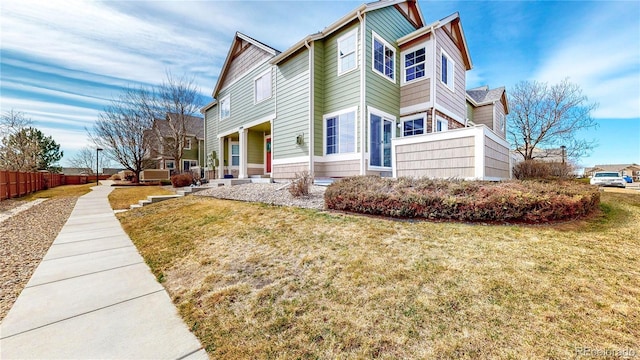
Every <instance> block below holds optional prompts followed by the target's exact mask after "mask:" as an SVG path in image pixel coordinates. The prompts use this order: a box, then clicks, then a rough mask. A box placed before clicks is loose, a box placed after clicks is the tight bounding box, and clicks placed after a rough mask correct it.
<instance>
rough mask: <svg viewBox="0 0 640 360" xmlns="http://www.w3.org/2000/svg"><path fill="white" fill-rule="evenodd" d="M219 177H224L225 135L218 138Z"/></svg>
mask: <svg viewBox="0 0 640 360" xmlns="http://www.w3.org/2000/svg"><path fill="white" fill-rule="evenodd" d="M218 179H224V137H221V138H218Z"/></svg>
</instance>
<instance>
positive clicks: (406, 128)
mask: <svg viewBox="0 0 640 360" xmlns="http://www.w3.org/2000/svg"><path fill="white" fill-rule="evenodd" d="M421 134H424V118H418V119H411V120H405V121H403V123H402V136H412V135H421Z"/></svg>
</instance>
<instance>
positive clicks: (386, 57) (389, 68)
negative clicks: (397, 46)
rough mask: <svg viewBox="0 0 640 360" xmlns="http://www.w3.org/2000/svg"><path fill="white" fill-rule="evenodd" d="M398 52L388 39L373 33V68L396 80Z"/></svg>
mask: <svg viewBox="0 0 640 360" xmlns="http://www.w3.org/2000/svg"><path fill="white" fill-rule="evenodd" d="M395 58H396V52H395V50H394V49H393V47H392V46H391V45H389V44H388V43H387V42H386V41H384V40H382V39H381V38H379V37H378V36H377V35H375V33H374V35H373V70H375V71H376V72H378V73H379V74H380V75H384V76H385V77H387V78H388V79H389V80H392V81H393V80H395V68H396V67H395Z"/></svg>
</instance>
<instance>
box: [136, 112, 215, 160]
mask: <svg viewBox="0 0 640 360" xmlns="http://www.w3.org/2000/svg"><path fill="white" fill-rule="evenodd" d="M175 118H176V115H175V114H167V116H166V118H165V119H156V120H154V122H153V129H152V130H147V134H148V136H147V141H148V147H149V157H150V159H151V160H153V161H154V163H155V164H156V166H155V168H157V169H167V170H170V171H171V172H174V171H179V170H182V171H188V170H189V169H191V168H193V167H196V166H203V165H204V162H205V147H204V119H203V118H201V117H195V116H186V119H185V129H184V144H183V149H184V150H183V154H182V158H180V159H175V158H174V156H172V155H171V153H172V150H171V148H172V147H174V146H176V143H175V140H174V138H175V132H174V130H172V128H171V126H170V124H169V122H170V121H176V120H172V119H175ZM180 132H182V131H180ZM156 134H160V137H161V140H160V139H159V138H158V136H157V135H156Z"/></svg>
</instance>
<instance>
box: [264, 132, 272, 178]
mask: <svg viewBox="0 0 640 360" xmlns="http://www.w3.org/2000/svg"><path fill="white" fill-rule="evenodd" d="M265 151H266V154H267V156H266V157H267V168H266V171H265V172H266V173H267V174H269V173H271V138H270V137H268V138H267V139H266V147H265Z"/></svg>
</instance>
